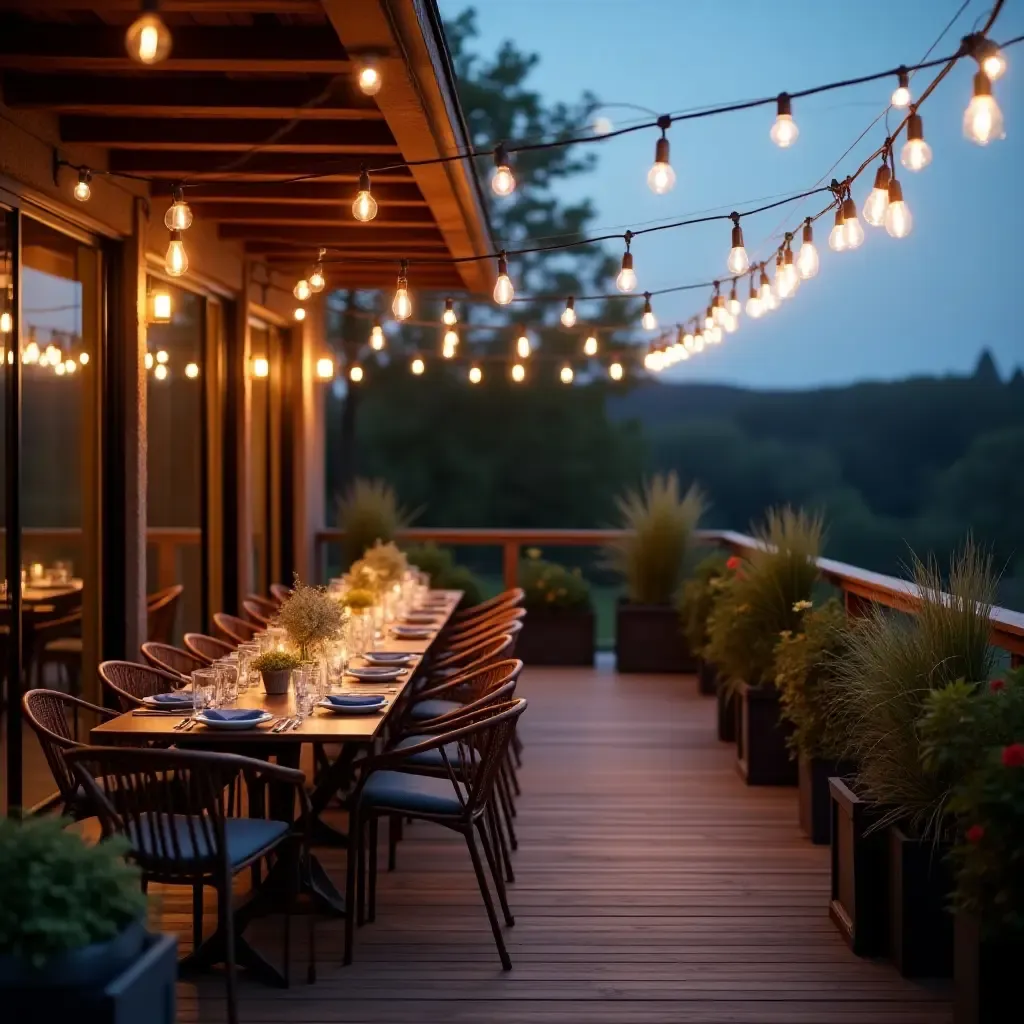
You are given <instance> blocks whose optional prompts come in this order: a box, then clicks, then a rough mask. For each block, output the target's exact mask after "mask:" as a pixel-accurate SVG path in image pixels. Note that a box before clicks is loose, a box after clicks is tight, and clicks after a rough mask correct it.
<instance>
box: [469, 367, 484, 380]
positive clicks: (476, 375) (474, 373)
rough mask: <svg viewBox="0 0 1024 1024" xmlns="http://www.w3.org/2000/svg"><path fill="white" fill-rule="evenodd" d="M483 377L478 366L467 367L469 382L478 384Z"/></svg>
mask: <svg viewBox="0 0 1024 1024" xmlns="http://www.w3.org/2000/svg"><path fill="white" fill-rule="evenodd" d="M483 379H484V371H483V370H481V369H480V367H479V366H476V365H473V366H471V367H470V368H469V383H470V384H479V383H480V381H482V380H483Z"/></svg>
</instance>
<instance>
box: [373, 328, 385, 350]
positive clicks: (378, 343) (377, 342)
mask: <svg viewBox="0 0 1024 1024" xmlns="http://www.w3.org/2000/svg"><path fill="white" fill-rule="evenodd" d="M370 348H372V349H373V350H374V352H380V351H381V349H383V348H384V328H383V327H381V325H380V321H379V320H374V321H373V327H372V328H371V330H370Z"/></svg>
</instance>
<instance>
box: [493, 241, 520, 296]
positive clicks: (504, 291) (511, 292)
mask: <svg viewBox="0 0 1024 1024" xmlns="http://www.w3.org/2000/svg"><path fill="white" fill-rule="evenodd" d="M515 294H516V290H515V288H513V287H512V281H511V279H510V278H509V276H508V260H507V259H505V250H504V249H502V250H501V253H500V254H499V256H498V280H497V281H495V282H494V301H495V302H496V303H497V304H498V305H499V306H507V305H508V304H509V303H510V302H511V301H512V299H513V298H514V297H515Z"/></svg>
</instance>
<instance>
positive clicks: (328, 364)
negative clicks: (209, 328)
mask: <svg viewBox="0 0 1024 1024" xmlns="http://www.w3.org/2000/svg"><path fill="white" fill-rule="evenodd" d="M192 365H193V364H192V363H189V366H192ZM185 373H186V375H187V376H189V377H191V376H192V374H190V373H189V372H188V367H186V368H185ZM316 375H317V377H318V378H319V379H320V380H333V379H334V360H333V359H331V358H330V356H321V357H320V358H319V359H318V360H317V361H316Z"/></svg>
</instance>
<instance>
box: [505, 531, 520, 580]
mask: <svg viewBox="0 0 1024 1024" xmlns="http://www.w3.org/2000/svg"><path fill="white" fill-rule="evenodd" d="M501 550H502V557H501V566H502V575H503V576H504V579H505V589H506V590H511V589H512V588H513V587H514V586H516V584H517V583H518V582H519V542H518V541H515V540H506V541H505V543H504V545H503V546H502V549H501Z"/></svg>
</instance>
